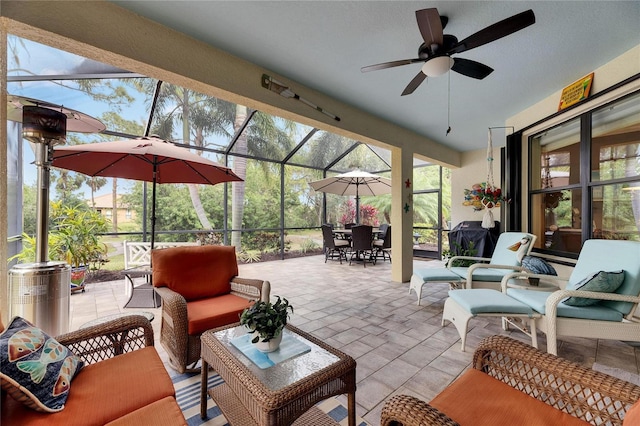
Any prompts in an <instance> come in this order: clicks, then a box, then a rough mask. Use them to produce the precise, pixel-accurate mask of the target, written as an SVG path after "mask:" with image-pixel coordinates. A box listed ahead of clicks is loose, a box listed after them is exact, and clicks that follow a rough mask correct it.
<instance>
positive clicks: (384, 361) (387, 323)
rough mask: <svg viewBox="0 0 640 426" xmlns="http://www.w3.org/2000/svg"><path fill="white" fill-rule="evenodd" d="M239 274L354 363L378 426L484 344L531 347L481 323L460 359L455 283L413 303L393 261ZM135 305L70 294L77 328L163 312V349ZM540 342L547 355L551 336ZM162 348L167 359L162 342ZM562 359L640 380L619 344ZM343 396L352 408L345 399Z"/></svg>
mask: <svg viewBox="0 0 640 426" xmlns="http://www.w3.org/2000/svg"><path fill="white" fill-rule="evenodd" d="M440 266H442V262H439V261H421V260H415V261H414V269H415V268H425V267H440ZM239 269H240V276H241V277H247V278H260V279H266V280H269V281H270V282H271V286H272V292H271V295H272V297H273V296H274V295H280V296H284V297H286V298H287V299H289V301H290V302H291V303H292V305H293V306H294V308H295V314H294V315H293V316H292V318H291V323H292V324H293V325H295V326H297V327H299V328H301V329H303V330H305V331H307V332H309V333H311V334H314V335H315V336H317V337H319V338H321V339H323V340H324V341H326V342H327V343H329V344H331V345H333V346H335V347H337V348H339V349H340V350H342V351H344V352H346V353H347V354H349V355H351V356H352V357H353V358H355V359H356V361H357V365H358V366H357V373H356V374H357V382H358V390H357V393H356V401H357V411H358V415H359V416H361V417H362V418H364V419H365V420H366V421H367V422H368V423H369V424H370V425H379V424H380V411H381V409H382V405H383V404H384V401H385V400H387V399H388V398H389V397H390V396H392V395H395V394H409V395H414V396H416V397H419V398H421V399H423V400H426V401H429V400H430V399H432V398H433V397H434V396H435V395H436V394H437V393H439V392H440V391H441V390H442V389H443V388H445V387H446V386H447V385H448V384H449V383H451V382H452V381H453V380H454V379H455V378H456V377H457V376H458V375H460V373H462V372H463V371H464V370H465V369H467V368H468V367H469V365H470V363H471V358H472V354H473V350H474V349H475V347H476V346H477V344H478V342H479V341H480V340H481V339H482V338H483V337H485V336H488V335H492V334H509V335H511V336H512V337H514V338H517V339H520V340H522V341H525V342H527V343H529V342H530V341H529V339H528V338H527V337H526V336H524V335H523V334H522V333H520V332H518V331H510V332H505V331H503V330H502V329H501V327H500V321H499V319H493V318H491V319H473V320H471V323H470V325H469V327H470V332H469V334H468V338H467V352H461V351H460V339H459V337H458V334H457V332H456V330H455V328H454V327H453V325H451V324H449V325H448V326H446V327H444V328H443V327H441V325H440V320H441V315H442V307H443V303H444V299H445V298H446V296H447V290H448V285H447V284H433V285H430V286H425V287H424V289H423V293H422V305H421V306H418V305H416V295H415V293H411V295H409V292H408V288H409V284H408V283H397V282H393V281H391V266H390V264H389V262H384V263H378V264H377V265H375V266H373V265H367V267H366V268H364V267H363V266H362V264H353V265H352V266H349V265H348V263H343V264H342V265H340V264H339V263H338V262H337V261H331V260H330V261H328V262H327V263H326V264H325V263H324V261H323V257H321V256H312V257H304V258H297V259H289V260H286V261H272V262H264V263H256V264H247V265H240V266H239ZM127 299H128V298H127V296H126V295H125V282H124V279H122V280H119V281H110V282H104V283H95V284H88V285H87V288H86V292H85V293H76V294H73V295H72V296H71V329H72V330H75V329H77V328H79V327H80V325H82V324H84V323H86V322H87V321H90V320H93V319H95V318H97V317H100V316H104V315H110V314H114V313H118V312H127V311H131V312H135V311H141V310H144V311H150V312H154V313H155V319H154V321H153V326H154V330H155V332H156V342H158V335H159V330H160V321H159V318H160V309H159V308H158V309H123V306H124V304H125V303H126V301H127ZM538 337H539V339H538V340H539V343H540V347H541V348H542V349H544V348H545V337H544V334H539V336H538ZM156 347H157V349H158V350H159V352H160V354H161V357H163V359H164V360H165V361H166V354H165V353H164V351H163V349H162V347H161V346H160V344H159V342H158V343H157V344H156ZM559 354H560V356H562V357H565V358H568V359H571V360H573V361H576V362H578V363H581V364H583V365H585V366H587V367H591V365H592V364H593V363H594V362H598V363H600V364H604V365H606V366H610V367H615V368H620V369H623V370H626V371H630V372H632V373H634V374H638V373H639V372H640V348H634V347H632V346H629V345H627V344H625V343H622V342H618V341H606V340H600V341H596V340H593V339H591V340H590V339H579V338H573V339H568V340H564V341H561V342H560V344H559ZM341 398H342V402H343V403H344V404H346V398H345V397H341Z"/></svg>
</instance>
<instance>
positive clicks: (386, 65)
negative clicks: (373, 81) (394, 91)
mask: <svg viewBox="0 0 640 426" xmlns="http://www.w3.org/2000/svg"><path fill="white" fill-rule="evenodd" d="M424 61H426V59H422V58H415V59H402V60H400V61H391V62H383V63H381V64H375V65H367V66H366V67H362V68H360V71H362V72H368V71H376V70H383V69H385V68H393V67H399V66H402V65H410V64H416V63H418V62H424Z"/></svg>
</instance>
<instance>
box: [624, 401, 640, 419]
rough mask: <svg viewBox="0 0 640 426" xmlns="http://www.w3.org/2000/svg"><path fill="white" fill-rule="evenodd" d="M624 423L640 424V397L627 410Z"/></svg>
mask: <svg viewBox="0 0 640 426" xmlns="http://www.w3.org/2000/svg"><path fill="white" fill-rule="evenodd" d="M622 424H623V426H634V425H640V399H639V400H638V401H637V402H636V403H635V404H633V405H632V406H631V408H630V409H629V411H627V413H626V414H625V416H624V420H623V421H622Z"/></svg>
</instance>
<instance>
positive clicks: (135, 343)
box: [56, 315, 153, 364]
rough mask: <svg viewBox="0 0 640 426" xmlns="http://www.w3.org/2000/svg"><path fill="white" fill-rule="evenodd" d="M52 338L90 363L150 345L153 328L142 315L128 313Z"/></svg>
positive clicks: (151, 343) (151, 344)
mask: <svg viewBox="0 0 640 426" xmlns="http://www.w3.org/2000/svg"><path fill="white" fill-rule="evenodd" d="M56 340H58V341H59V342H60V343H62V344H63V345H65V346H67V347H68V348H69V349H71V351H72V352H73V353H74V354H76V355H77V356H79V357H80V358H82V360H83V361H84V362H85V363H87V364H94V363H96V362H98V361H102V360H105V359H108V358H112V357H114V356H116V355H120V354H123V353H126V352H132V351H134V350H136V349H141V348H144V347H146V346H153V328H152V327H151V322H149V320H148V319H147V318H145V317H143V316H142V315H129V316H126V317H122V318H118V319H114V320H111V321H107V322H105V323H103V324H98V325H94V326H91V327H87V328H82V329H80V330H76V331H72V332H70V333H66V334H62V335H60V336H57V337H56Z"/></svg>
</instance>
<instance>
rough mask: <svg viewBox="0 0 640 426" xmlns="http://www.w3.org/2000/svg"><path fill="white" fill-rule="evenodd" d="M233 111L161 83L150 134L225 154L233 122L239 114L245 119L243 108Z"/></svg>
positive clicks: (208, 98) (233, 107) (213, 100)
mask: <svg viewBox="0 0 640 426" xmlns="http://www.w3.org/2000/svg"><path fill="white" fill-rule="evenodd" d="M145 90H146V91H147V92H151V94H152V93H153V91H155V87H149V86H146V87H145ZM236 107H237V106H236V105H235V104H232V103H230V102H226V101H221V100H220V99H217V98H214V97H212V96H207V95H203V94H201V93H198V92H195V91H193V90H190V89H185V88H183V87H180V86H175V85H173V84H170V83H162V85H161V86H160V92H159V94H158V100H157V103H156V109H155V110H154V113H153V117H152V119H151V131H150V134H155V135H158V136H159V137H161V138H163V139H166V140H170V141H173V142H178V143H183V144H186V145H194V146H198V147H205V148H210V149H214V150H219V151H220V150H226V149H227V147H228V145H229V142H230V141H231V138H232V137H233V135H234V133H235V131H234V124H235V120H236V118H238V117H239V115H240V114H242V113H244V114H245V116H246V108H244V110H238V109H237V108H236ZM238 120H239V121H240V124H242V123H243V122H244V119H243V118H241V117H240V118H238ZM240 124H238V127H239V125H240Z"/></svg>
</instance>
